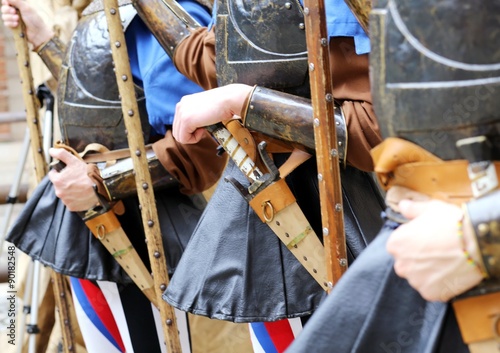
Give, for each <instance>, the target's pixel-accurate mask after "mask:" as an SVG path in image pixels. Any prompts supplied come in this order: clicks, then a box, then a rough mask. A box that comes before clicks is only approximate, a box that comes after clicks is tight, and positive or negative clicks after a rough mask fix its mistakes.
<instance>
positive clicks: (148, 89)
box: [126, 0, 211, 135]
mask: <svg viewBox="0 0 500 353" xmlns="http://www.w3.org/2000/svg"><path fill="white" fill-rule="evenodd" d="M179 3H180V4H181V5H182V6H183V7H184V8H185V9H186V11H188V12H189V13H190V14H191V15H192V16H193V17H194V18H195V19H196V21H198V23H200V25H202V26H206V25H207V24H208V23H209V22H210V19H211V14H210V12H209V11H208V9H206V8H205V7H203V6H202V5H200V4H198V3H197V2H196V1H194V0H180V1H179ZM126 41H127V48H128V52H129V57H130V68H131V70H132V76H133V77H134V82H135V83H136V84H138V85H140V86H141V87H142V88H143V89H144V93H145V96H146V109H147V112H148V119H149V123H150V125H151V126H152V128H153V129H154V132H155V133H156V134H159V135H164V134H165V133H166V127H167V126H168V125H172V123H173V120H174V114H175V105H176V104H177V102H178V101H180V99H181V98H182V97H183V96H185V95H188V94H192V93H196V92H200V91H202V88H201V87H200V86H198V85H197V84H195V83H194V82H192V81H190V80H189V79H188V78H186V77H185V76H183V75H181V74H180V73H179V72H178V71H177V69H176V68H175V66H174V64H173V63H172V60H170V57H169V56H168V55H167V53H166V52H165V51H164V50H163V48H162V47H161V45H160V44H159V43H158V41H157V40H156V38H155V37H154V36H153V35H152V34H151V32H150V31H149V29H148V28H147V26H146V25H145V24H144V22H143V21H142V20H141V19H140V18H139V16H136V17H135V18H134V20H133V21H132V23H131V24H130V25H129V27H128V28H127V31H126Z"/></svg>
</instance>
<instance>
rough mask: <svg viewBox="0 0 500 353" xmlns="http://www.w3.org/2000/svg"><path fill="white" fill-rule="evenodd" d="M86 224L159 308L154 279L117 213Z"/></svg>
mask: <svg viewBox="0 0 500 353" xmlns="http://www.w3.org/2000/svg"><path fill="white" fill-rule="evenodd" d="M85 224H86V225H87V227H88V228H89V229H90V231H91V232H92V234H94V236H95V237H96V238H97V239H99V240H100V241H101V243H102V244H103V245H104V247H105V248H106V249H107V250H108V251H109V253H110V254H111V255H112V256H113V257H114V258H115V259H116V261H118V263H119V264H120V266H121V267H122V268H123V269H124V270H125V272H126V273H127V274H128V275H129V276H130V278H131V279H132V280H133V281H134V283H135V284H136V285H137V286H138V287H139V289H140V290H141V291H142V292H143V293H144V294H145V295H146V297H147V298H148V299H149V300H150V301H151V303H153V305H155V306H157V303H156V296H155V290H154V284H153V278H152V277H151V274H150V272H149V271H148V269H147V268H146V266H145V265H144V263H143V262H142V260H141V258H140V257H139V254H138V253H137V251H136V250H135V249H134V247H133V246H132V243H131V242H130V240H129V239H128V237H127V235H126V234H125V232H124V230H123V229H122V227H121V225H120V221H118V218H117V217H116V215H115V213H114V212H113V211H112V210H110V211H107V212H106V213H103V214H100V215H98V216H96V217H93V218H92V219H89V220H87V221H86V222H85Z"/></svg>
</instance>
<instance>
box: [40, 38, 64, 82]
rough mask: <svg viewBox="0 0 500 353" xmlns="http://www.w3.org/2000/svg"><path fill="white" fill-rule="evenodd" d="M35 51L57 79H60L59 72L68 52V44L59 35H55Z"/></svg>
mask: <svg viewBox="0 0 500 353" xmlns="http://www.w3.org/2000/svg"><path fill="white" fill-rule="evenodd" d="M35 51H36V52H37V54H38V55H39V56H40V58H41V59H42V61H43V62H44V64H45V65H46V66H47V68H48V69H49V71H50V73H51V74H52V76H53V77H54V78H55V79H56V81H57V80H59V72H60V70H61V66H62V62H63V59H64V53H65V52H66V45H65V44H64V43H62V42H61V40H60V39H59V38H58V37H56V36H53V37H52V38H50V40H48V41H47V42H45V43H44V44H42V45H40V46H39V47H38V48H35Z"/></svg>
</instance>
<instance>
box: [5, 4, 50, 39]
mask: <svg viewBox="0 0 500 353" xmlns="http://www.w3.org/2000/svg"><path fill="white" fill-rule="evenodd" d="M16 8H17V9H19V12H20V13H21V16H22V18H23V21H24V24H25V25H26V33H27V37H28V41H29V42H30V43H31V44H32V45H33V48H38V47H39V46H40V45H42V44H43V43H45V42H47V41H48V40H49V39H50V38H52V37H53V36H54V32H53V31H52V30H51V29H50V28H49V27H48V26H47V25H46V24H45V22H43V20H42V18H41V17H40V16H39V15H38V14H37V13H36V11H35V10H34V9H33V8H32V7H31V6H29V5H28V4H27V3H26V2H25V1H22V0H2V21H3V23H4V25H5V26H6V27H8V28H16V27H17V26H19V15H18V14H17V11H16Z"/></svg>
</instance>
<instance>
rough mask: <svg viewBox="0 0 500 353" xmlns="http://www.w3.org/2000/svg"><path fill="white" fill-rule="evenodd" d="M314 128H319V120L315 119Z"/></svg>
mask: <svg viewBox="0 0 500 353" xmlns="http://www.w3.org/2000/svg"><path fill="white" fill-rule="evenodd" d="M314 126H319V119H318V118H315V119H314Z"/></svg>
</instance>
